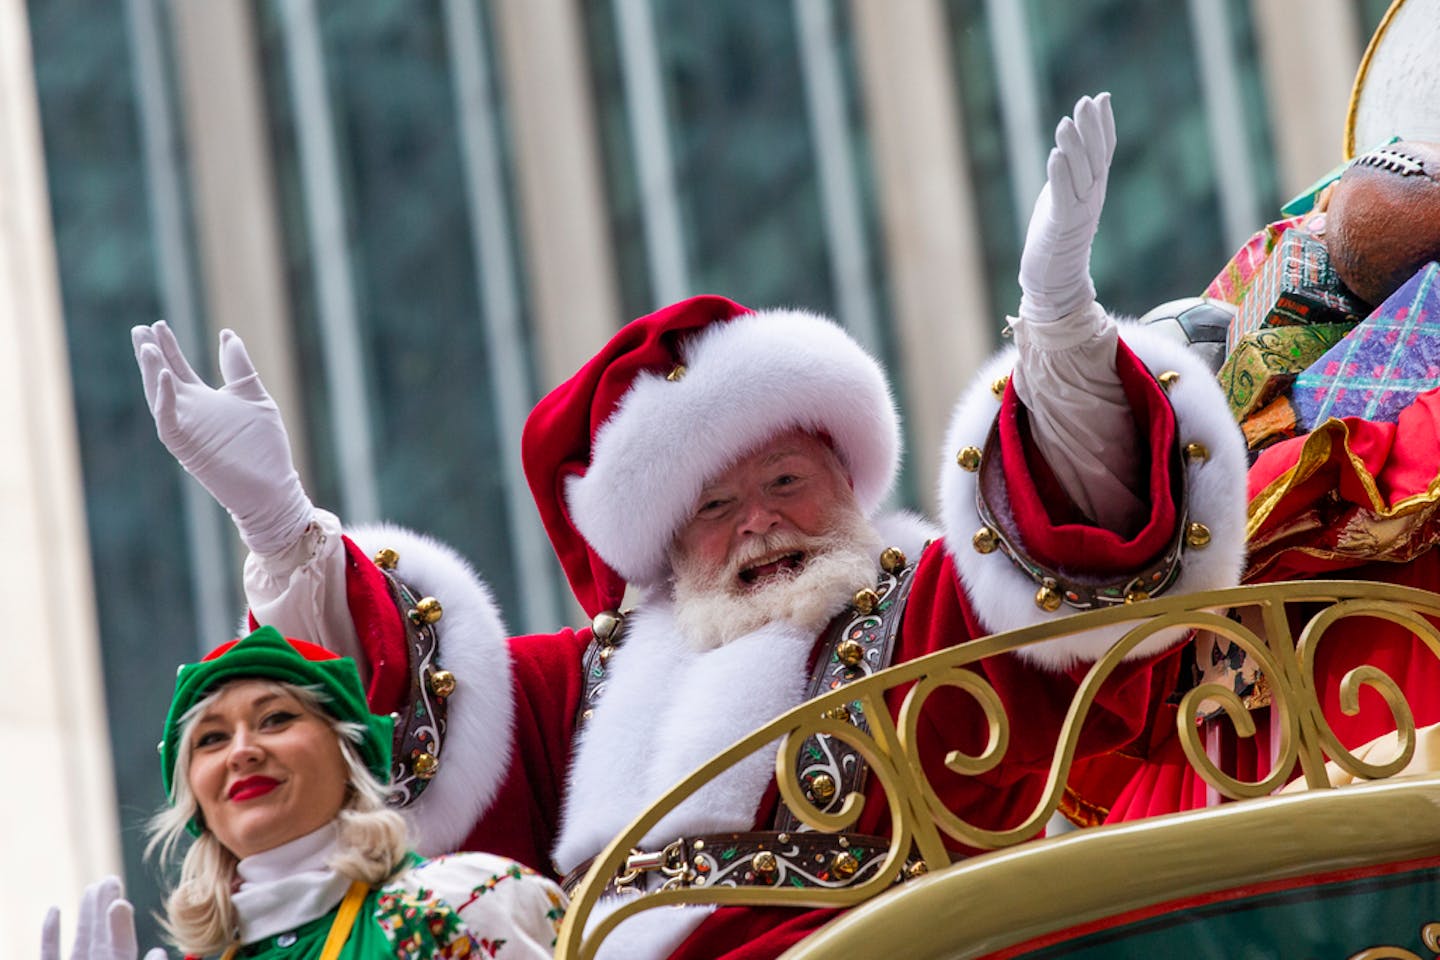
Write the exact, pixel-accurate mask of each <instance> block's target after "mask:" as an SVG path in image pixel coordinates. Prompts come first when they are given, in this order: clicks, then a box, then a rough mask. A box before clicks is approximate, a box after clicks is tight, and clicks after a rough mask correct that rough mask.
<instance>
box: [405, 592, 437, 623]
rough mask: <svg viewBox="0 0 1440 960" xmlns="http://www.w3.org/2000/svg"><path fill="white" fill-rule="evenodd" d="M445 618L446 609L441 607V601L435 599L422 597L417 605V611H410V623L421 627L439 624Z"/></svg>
mask: <svg viewBox="0 0 1440 960" xmlns="http://www.w3.org/2000/svg"><path fill="white" fill-rule="evenodd" d="M443 616H445V608H444V607H442V606H440V601H439V600H436V599H435V598H434V597H421V598H420V602H419V603H417V604H415V609H414V610H411V611H410V622H411V623H413V624H415V626H417V627H419V626H424V625H428V624H432V623H439V622H440V618H441V617H443Z"/></svg>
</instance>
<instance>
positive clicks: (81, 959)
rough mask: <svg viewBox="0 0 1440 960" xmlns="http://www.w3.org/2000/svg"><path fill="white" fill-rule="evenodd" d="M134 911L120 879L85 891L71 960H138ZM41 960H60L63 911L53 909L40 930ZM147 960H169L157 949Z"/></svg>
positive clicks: (103, 881) (106, 879)
mask: <svg viewBox="0 0 1440 960" xmlns="http://www.w3.org/2000/svg"><path fill="white" fill-rule="evenodd" d="M139 955H140V948H139V946H138V945H137V944H136V942H135V908H134V907H132V906H131V905H130V901H128V900H126V899H125V898H124V892H123V890H122V889H121V887H120V878H119V877H106V878H105V879H104V880H101V881H100V882H99V883H92V884H91V885H90V886H88V887H86V888H85V895H84V896H83V897H81V899H80V914H79V919H78V920H77V921H76V929H75V945H74V946H73V947H71V949H70V960H136V958H137V957H138V956H139ZM40 960H60V908H59V907H51V908H50V910H49V911H48V912H47V913H46V914H45V925H44V926H43V927H41V929H40ZM145 960H166V957H165V951H164V950H161V949H159V948H158V947H157V948H156V949H154V950H151V951H150V952H149V953H147V954H145Z"/></svg>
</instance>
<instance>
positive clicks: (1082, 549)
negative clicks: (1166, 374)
mask: <svg viewBox="0 0 1440 960" xmlns="http://www.w3.org/2000/svg"><path fill="white" fill-rule="evenodd" d="M1115 366H1116V370H1117V372H1118V373H1119V376H1120V383H1121V385H1122V386H1123V387H1124V390H1125V396H1126V399H1127V400H1128V401H1129V403H1130V407H1131V409H1132V410H1133V411H1134V412H1135V422H1136V423H1137V424H1143V425H1144V427H1142V428H1141V429H1140V432H1139V433H1138V434H1137V436H1136V440H1135V443H1136V448H1137V450H1138V451H1139V452H1140V455H1141V458H1142V459H1141V476H1143V477H1144V478H1145V489H1144V490H1143V491H1141V494H1142V500H1143V501H1144V502H1145V503H1146V504H1147V505H1148V506H1149V510H1150V512H1149V515H1148V516H1147V517H1146V518H1145V522H1144V524H1143V525H1142V526H1141V527H1140V528H1139V529H1138V530H1136V531H1135V532H1134V533H1133V534H1130V535H1126V534H1123V533H1116V532H1114V531H1110V530H1106V529H1104V528H1103V527H1099V526H1096V525H1095V524H1094V523H1092V522H1089V521H1086V520H1084V518H1083V517H1082V516H1081V514H1080V512H1079V510H1078V508H1076V506H1075V505H1074V503H1073V501H1071V500H1070V499H1069V498H1068V497H1066V496H1065V495H1064V493H1063V491H1062V490H1061V489H1060V485H1059V483H1058V482H1056V481H1055V480H1054V476H1053V473H1052V472H1051V470H1050V468H1049V465H1048V464H1045V463H1044V459H1043V457H1041V455H1040V451H1039V450H1038V449H1036V448H1035V447H1034V444H1033V441H1030V440H1029V439H1028V436H1029V431H1028V430H1027V429H1026V414H1025V409H1024V407H1023V405H1022V404H1021V403H1020V398H1019V396H1018V395H1017V394H1016V393H1015V386H1014V383H1013V382H1012V383H1011V384H1009V385H1008V386H1007V387H1006V389H1005V394H1004V396H1003V397H1002V398H1001V401H1000V415H999V437H998V440H999V445H1000V455H1001V457H1002V458H1003V461H1004V465H1005V484H1006V487H1007V489H1008V492H1009V495H1010V509H1011V510H1012V511H1013V514H1014V518H1015V526H1016V532H1017V533H1018V534H1019V538H1020V541H1021V545H1023V548H1024V550H1025V552H1026V553H1028V554H1029V555H1030V556H1032V557H1034V558H1035V559H1036V560H1037V561H1039V562H1040V563H1042V564H1044V565H1045V566H1047V567H1052V568H1056V569H1060V570H1064V569H1066V568H1067V567H1070V566H1074V565H1075V563H1076V561H1077V559H1079V558H1083V563H1084V569H1085V572H1086V573H1087V574H1091V575H1095V576H1102V577H1104V576H1120V575H1122V574H1125V573H1131V572H1134V571H1136V570H1138V569H1140V568H1142V567H1144V566H1146V565H1148V564H1149V563H1150V562H1151V560H1153V559H1154V558H1155V557H1158V556H1159V555H1160V554H1162V553H1163V552H1164V551H1165V550H1166V548H1168V547H1169V546H1170V542H1171V539H1172V537H1173V536H1174V533H1175V523H1176V505H1175V498H1174V495H1173V494H1172V492H1171V490H1172V486H1171V484H1172V480H1173V479H1174V478H1173V476H1172V466H1173V460H1172V455H1171V454H1172V450H1173V449H1174V445H1175V429H1176V428H1175V411H1174V410H1172V409H1171V407H1170V403H1169V401H1168V400H1166V398H1165V394H1164V388H1162V387H1161V386H1160V385H1159V384H1158V383H1156V382H1155V378H1154V377H1153V376H1152V375H1151V374H1150V372H1149V371H1148V370H1147V369H1146V368H1145V366H1144V364H1142V363H1141V362H1140V360H1139V358H1137V357H1136V356H1135V354H1134V353H1132V352H1131V351H1130V348H1129V347H1127V346H1125V344H1124V343H1123V342H1120V343H1119V344H1118V346H1117V348H1116V353H1115Z"/></svg>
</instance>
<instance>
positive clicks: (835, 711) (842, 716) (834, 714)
mask: <svg viewBox="0 0 1440 960" xmlns="http://www.w3.org/2000/svg"><path fill="white" fill-rule="evenodd" d="M821 716H822V717H824V718H825V719H827V720H839V721H840V722H841V723H849V722H850V708H849V707H847V706H846V705H845V704H843V703H842V704H840V706H838V707H833V708H831V709H829V710H826V711H825V712H824V713H822V714H821Z"/></svg>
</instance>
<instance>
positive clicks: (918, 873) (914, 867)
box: [905, 860, 930, 880]
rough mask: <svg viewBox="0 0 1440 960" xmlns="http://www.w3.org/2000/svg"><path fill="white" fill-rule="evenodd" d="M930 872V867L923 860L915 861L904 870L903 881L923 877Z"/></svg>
mask: <svg viewBox="0 0 1440 960" xmlns="http://www.w3.org/2000/svg"><path fill="white" fill-rule="evenodd" d="M929 872H930V867H929V865H927V864H926V863H925V861H924V860H916V861H915V862H914V863H912V864H910V866H908V867H906V868H905V879H907V880H914V879H915V878H916V877H923V876H925V874H927V873H929Z"/></svg>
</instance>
